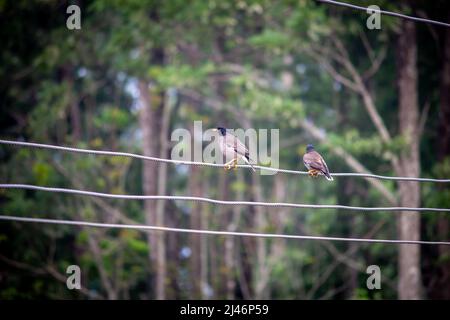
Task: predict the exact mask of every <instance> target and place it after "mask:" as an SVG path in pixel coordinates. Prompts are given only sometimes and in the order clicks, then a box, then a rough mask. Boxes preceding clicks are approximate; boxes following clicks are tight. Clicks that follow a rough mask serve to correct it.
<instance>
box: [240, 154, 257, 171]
mask: <svg viewBox="0 0 450 320" xmlns="http://www.w3.org/2000/svg"><path fill="white" fill-rule="evenodd" d="M242 159H244V161H245V162H246V163H248V164H249V165H250V167H252V170H253V172H256V170H255V168H254V167H253V165H252V164H251V163H250V158H249V156H248V154H246V155H245V156H243V157H242Z"/></svg>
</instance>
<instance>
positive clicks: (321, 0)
mask: <svg viewBox="0 0 450 320" xmlns="http://www.w3.org/2000/svg"><path fill="white" fill-rule="evenodd" d="M316 1H318V2H322V3H327V4H332V5H335V6H341V7H347V8H352V9H356V10H362V11H365V12H367V10H368V8H366V7H361V6H357V5H354V4H350V3H346V2H339V1H333V0H316ZM370 10H371V11H372V12H380V13H382V14H384V15H387V16H393V17H397V18H403V19H407V20H412V21H416V22H424V23H431V24H435V25H438V26H443V27H447V28H450V24H448V23H445V22H441V21H436V20H430V19H426V18H418V17H414V16H408V15H406V14H401V13H397V12H392V11H386V10H376V9H370Z"/></svg>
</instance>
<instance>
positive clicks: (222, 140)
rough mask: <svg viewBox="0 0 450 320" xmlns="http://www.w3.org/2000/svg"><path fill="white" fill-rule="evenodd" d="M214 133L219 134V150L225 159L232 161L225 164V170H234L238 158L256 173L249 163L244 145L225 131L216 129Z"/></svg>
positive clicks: (219, 128) (220, 128)
mask: <svg viewBox="0 0 450 320" xmlns="http://www.w3.org/2000/svg"><path fill="white" fill-rule="evenodd" d="M214 131H218V132H219V148H220V151H221V152H222V154H223V155H224V156H225V159H232V160H231V161H229V162H227V163H225V169H226V170H229V169H231V168H234V169H235V168H236V166H237V161H238V158H239V157H242V159H244V161H245V162H246V163H248V164H249V165H250V166H251V168H252V170H253V171H256V170H255V168H254V167H253V165H252V164H251V163H250V161H251V160H250V157H249V152H248V150H247V148H246V147H245V145H244V144H243V143H242V142H240V141H239V139H238V138H237V137H236V136H234V135H233V134H231V133H230V132H228V131H227V129H225V128H222V127H218V128H216V129H214Z"/></svg>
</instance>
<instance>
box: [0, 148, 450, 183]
mask: <svg viewBox="0 0 450 320" xmlns="http://www.w3.org/2000/svg"><path fill="white" fill-rule="evenodd" d="M0 144H7V145H12V146H21V147H29V148H41V149H52V150H58V151H65V152H75V153H83V154H93V155H103V156H115V157H129V158H135V159H141V160H148V161H156V162H165V163H173V164H183V165H196V166H207V167H220V168H223V167H224V165H223V164H219V163H208V162H199V161H183V160H172V159H163V158H157V157H149V156H143V155H140V154H135V153H128V152H114V151H102V150H92V149H81V148H72V147H63V146H56V145H51V144H42V143H33V142H24V141H13V140H0ZM239 167H241V168H250V166H249V165H239ZM253 167H254V168H256V169H261V170H267V171H272V172H280V173H290V174H304V175H307V174H308V172H307V171H296V170H288V169H277V168H271V167H265V166H257V165H255V166H253ZM331 175H332V176H333V177H362V178H374V179H382V180H395V181H418V182H438V183H450V179H431V178H414V177H389V176H381V175H376V174H370V173H331Z"/></svg>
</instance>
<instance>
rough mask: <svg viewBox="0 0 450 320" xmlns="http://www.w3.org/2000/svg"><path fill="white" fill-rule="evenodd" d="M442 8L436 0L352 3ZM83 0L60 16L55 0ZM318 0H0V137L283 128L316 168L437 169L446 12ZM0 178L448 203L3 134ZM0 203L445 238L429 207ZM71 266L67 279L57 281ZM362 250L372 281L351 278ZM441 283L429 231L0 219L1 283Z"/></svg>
mask: <svg viewBox="0 0 450 320" xmlns="http://www.w3.org/2000/svg"><path fill="white" fill-rule="evenodd" d="M374 2H376V4H378V5H379V6H380V7H381V8H383V9H387V10H392V11H397V12H402V13H405V14H412V15H415V16H419V17H428V18H431V19H435V20H439V21H445V22H449V21H450V3H449V2H448V1H444V0H442V1H409V2H407V1H396V2H395V3H394V2H392V1H383V0H378V1H370V2H369V1H357V4H359V5H363V6H368V5H371V4H374ZM72 3H75V4H78V5H79V6H80V8H81V27H82V28H81V30H68V29H67V28H66V19H67V18H68V16H69V14H67V13H66V9H67V7H68V6H69V5H70V4H72ZM367 17H368V15H367V14H366V13H365V12H360V11H354V10H350V9H345V8H338V7H333V6H329V5H323V4H320V3H317V2H315V1H307V0H296V1H290V0H287V1H268V0H248V1H247V0H239V1H223V0H205V1H184V0H172V1H155V0H143V1H141V0H130V1H122V0H92V1H73V2H66V1H56V0H55V1H50V0H47V1H44V0H42V1H37V0H35V1H26V0H15V1H13V0H11V1H8V0H3V1H0V46H1V52H0V106H1V109H0V136H1V137H2V138H4V139H14V140H25V141H32V142H40V143H51V144H59V145H65V146H78V147H86V148H93V149H102V150H115V151H126V152H134V153H140V154H145V155H149V156H156V157H163V158H169V157H170V150H171V147H172V146H173V143H172V142H170V134H171V132H172V131H173V130H174V129H176V128H187V129H190V130H192V128H193V122H194V121H195V120H201V121H203V128H204V129H207V128H213V127H217V126H218V125H219V124H220V125H224V126H226V127H229V128H244V129H245V128H267V129H271V128H274V129H280V147H281V148H280V167H281V168H289V169H294V170H304V167H303V164H302V161H301V156H302V155H303V153H304V149H305V146H306V144H307V143H314V144H315V145H316V148H317V149H318V151H319V152H321V153H322V155H323V156H324V157H325V159H326V160H327V163H328V166H329V167H330V170H331V171H332V172H371V173H376V174H384V175H396V176H416V177H417V176H422V177H435V178H449V177H450V28H445V27H439V26H435V25H427V24H422V23H413V22H410V21H407V20H402V19H398V18H392V17H386V16H383V17H382V22H381V29H380V30H369V29H367V27H366V19H367ZM0 158H1V162H0V176H1V181H2V183H28V184H36V185H42V186H55V187H66V188H75V189H86V190H90V191H99V192H106V193H126V194H148V195H151V194H170V195H191V196H205V197H211V198H215V199H226V200H241V199H246V200H253V201H274V202H275V201H276V202H283V201H285V202H295V203H310V204H343V205H356V206H391V205H402V206H430V207H446V208H449V207H450V190H449V187H448V185H445V184H434V183H422V184H418V183H414V182H402V183H395V182H392V181H381V180H365V179H363V178H336V179H335V181H334V182H333V183H330V182H328V181H326V180H325V179H323V178H321V179H314V180H312V179H310V178H308V177H307V176H294V175H286V174H277V175H274V176H261V175H259V174H252V172H251V171H250V170H245V169H238V170H237V171H230V172H224V170H221V169H220V170H219V169H215V168H203V167H202V168H200V167H194V166H190V167H187V166H174V165H166V164H161V163H153V162H142V161H138V160H132V159H129V158H119V157H102V156H98V157H93V156H82V155H77V154H67V153H61V152H51V151H48V150H36V149H34V150H32V149H25V148H15V147H10V146H5V145H0ZM0 203H1V207H0V208H1V209H0V210H1V214H8V215H21V216H31V217H45V218H59V219H73V220H87V221H98V222H108V223H143V224H144V223H145V224H151V225H164V226H171V227H183V228H198V229H211V230H232V231H233V230H236V231H249V232H273V233H286V234H304V235H323V236H341V237H367V238H386V239H411V240H412V239H423V240H449V239H450V237H449V235H450V234H449V216H448V215H445V214H438V213H423V214H421V215H419V214H418V213H401V212H395V213H394V212H374V213H370V214H366V213H364V214H362V213H361V212H348V211H345V210H342V211H341V210H313V209H289V208H282V209H279V208H277V209H275V208H273V209H272V208H263V207H229V206H226V207H225V206H215V205H210V204H200V203H189V202H177V201H158V202H156V201H124V200H116V201H110V200H105V199H102V198H93V197H82V196H73V195H63V194H55V193H45V192H37V191H25V190H0ZM72 264H77V265H79V266H80V267H81V271H82V285H83V289H82V290H79V291H77V290H72V291H70V290H68V289H67V288H66V284H65V282H66V277H67V275H66V273H65V272H66V268H67V267H68V266H69V265H72ZM371 264H376V265H379V266H380V268H381V272H382V283H381V284H382V289H381V290H372V291H370V290H368V289H367V288H366V279H367V277H368V275H367V274H366V273H365V271H366V268H367V266H369V265H371ZM19 298H20V299H35V298H48V299H55V298H63V299H186V298H199V299H212V298H214V299H222V298H226V299H243V298H245V299H253V298H262V299H265V298H270V299H397V298H400V299H418V298H426V299H450V252H449V248H448V247H444V246H422V247H419V246H414V245H399V246H396V245H387V244H360V243H342V242H326V241H297V240H280V239H256V238H241V237H219V236H198V235H185V234H179V233H164V234H163V233H142V232H138V231H133V230H107V229H93V228H84V227H72V226H51V225H43V224H27V223H13V222H1V223H0V299H19Z"/></svg>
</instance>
